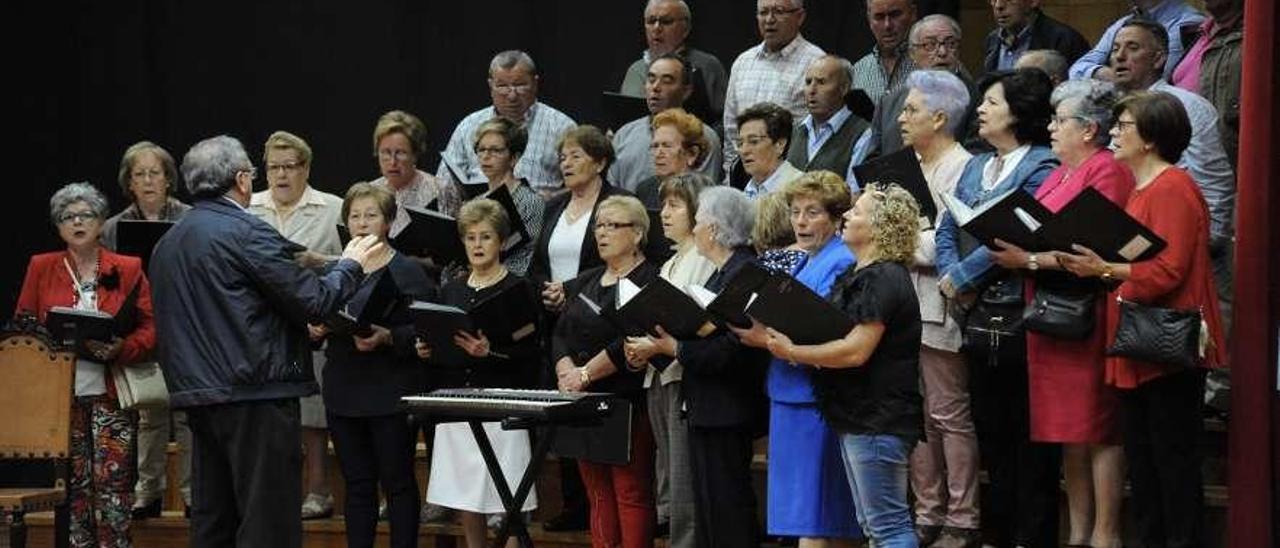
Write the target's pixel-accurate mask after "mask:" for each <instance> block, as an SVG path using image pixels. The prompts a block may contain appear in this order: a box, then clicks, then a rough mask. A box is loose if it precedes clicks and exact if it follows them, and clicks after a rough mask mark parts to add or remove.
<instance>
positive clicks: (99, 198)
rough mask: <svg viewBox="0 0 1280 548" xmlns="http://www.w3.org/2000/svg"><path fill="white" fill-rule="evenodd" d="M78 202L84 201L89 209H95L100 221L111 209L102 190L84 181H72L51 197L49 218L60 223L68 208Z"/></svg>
mask: <svg viewBox="0 0 1280 548" xmlns="http://www.w3.org/2000/svg"><path fill="white" fill-rule="evenodd" d="M77 202H84V203H85V204H86V205H88V206H89V209H91V210H93V214H94V216H96V217H97V218H98V220H100V221H101V220H105V219H106V218H107V213H108V212H109V211H110V209H109V206H108V205H107V197H106V196H103V195H102V192H101V191H99V190H98V189H96V188H94V186H93V185H91V184H89V183H84V182H81V183H71V184H68V185H66V186H64V187H62V188H59V189H58V191H57V192H54V193H53V197H52V198H49V219H50V220H51V221H53V224H55V225H56V224H58V222H59V221H60V220H61V218H62V214H63V213H66V211H67V208H69V207H71V206H72V204H75V203H77Z"/></svg>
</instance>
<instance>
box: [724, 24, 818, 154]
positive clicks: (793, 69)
mask: <svg viewBox="0 0 1280 548" xmlns="http://www.w3.org/2000/svg"><path fill="white" fill-rule="evenodd" d="M804 17H805V11H804V1H803V0H757V2H756V28H757V29H758V30H759V31H760V37H761V38H762V39H763V41H762V42H761V43H760V44H759V45H756V46H755V47H753V48H751V49H749V50H747V51H744V52H742V54H741V55H739V56H738V58H737V60H735V61H734V62H733V68H732V69H731V70H730V72H729V90H728V92H727V94H726V95H725V100H724V167H725V173H729V172H730V168H732V166H733V163H734V161H735V160H737V159H738V150H737V149H736V148H735V147H734V146H733V143H734V142H735V141H736V139H737V138H738V123H737V118H738V114H740V113H741V112H742V111H744V110H746V109H748V108H750V107H751V106H753V105H756V104H758V103H764V102H769V103H774V104H777V105H779V106H781V107H782V108H785V109H787V110H788V111H790V112H791V115H792V117H794V118H802V117H804V116H805V115H806V114H808V113H807V112H806V111H805V104H804V70H805V69H806V68H808V67H809V63H812V62H813V61H814V60H815V59H817V58H818V57H821V56H822V55H823V53H824V52H823V51H822V48H819V47H818V46H816V45H813V44H812V43H810V42H809V41H808V40H805V39H804V37H803V36H801V35H800V26H801V25H803V24H804Z"/></svg>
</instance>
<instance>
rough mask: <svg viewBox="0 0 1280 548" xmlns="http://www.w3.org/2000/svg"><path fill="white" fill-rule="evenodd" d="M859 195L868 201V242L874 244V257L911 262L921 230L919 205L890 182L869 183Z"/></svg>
mask: <svg viewBox="0 0 1280 548" xmlns="http://www.w3.org/2000/svg"><path fill="white" fill-rule="evenodd" d="M862 196H863V198H865V199H866V200H868V201H869V202H870V204H871V206H870V208H869V211H867V212H866V213H867V216H868V217H869V221H870V224H871V242H872V243H873V244H875V254H874V255H875V257H874V259H876V260H882V261H892V262H895V263H902V264H905V265H910V264H911V261H912V259H913V257H914V256H915V252H916V242H917V236H918V235H919V233H920V205H919V204H917V203H916V199H915V198H914V197H912V196H911V193H910V192H907V190H906V189H904V188H902V187H900V186H898V185H896V184H893V183H890V184H888V185H869V186H868V188H867V190H866V192H864V193H863V194H862ZM863 198H859V199H860V200H861V199H863Z"/></svg>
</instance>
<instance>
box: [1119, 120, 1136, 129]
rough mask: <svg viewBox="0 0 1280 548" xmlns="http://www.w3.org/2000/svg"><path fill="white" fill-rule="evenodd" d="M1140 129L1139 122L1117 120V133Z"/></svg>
mask: <svg viewBox="0 0 1280 548" xmlns="http://www.w3.org/2000/svg"><path fill="white" fill-rule="evenodd" d="M1131 127H1132V128H1136V127H1138V122H1136V121H1134V120H1116V131H1124V130H1125V129H1126V128H1131Z"/></svg>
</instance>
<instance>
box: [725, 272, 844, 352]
mask: <svg viewBox="0 0 1280 548" xmlns="http://www.w3.org/2000/svg"><path fill="white" fill-rule="evenodd" d="M747 315H748V316H751V317H752V318H755V319H756V321H759V322H760V323H762V324H764V325H766V326H768V327H772V328H774V329H776V330H778V331H780V332H782V333H783V334H784V335H786V336H788V337H790V338H791V341H792V342H794V343H796V344H819V343H824V342H827V341H831V340H835V339H842V338H844V336H845V335H848V334H849V331H851V330H853V327H854V323H853V320H851V319H849V316H847V315H845V313H844V311H842V310H840V309H838V308H836V307H835V305H832V304H831V303H829V302H827V300H826V299H824V298H823V297H822V296H821V295H818V294H817V293H814V292H813V290H812V289H809V288H808V287H805V285H804V284H802V283H800V281H799V280H796V279H795V278H792V277H790V276H773V277H770V278H769V279H768V280H766V281H765V283H764V284H763V285H761V286H760V288H759V289H758V290H757V291H756V296H755V299H754V300H752V301H751V304H749V305H748V306H747Z"/></svg>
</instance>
